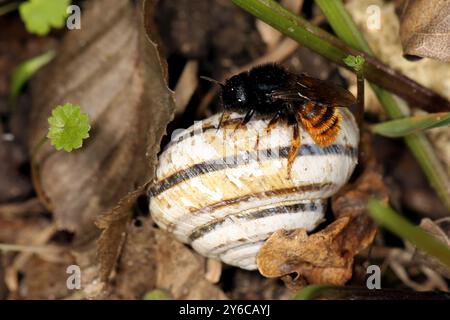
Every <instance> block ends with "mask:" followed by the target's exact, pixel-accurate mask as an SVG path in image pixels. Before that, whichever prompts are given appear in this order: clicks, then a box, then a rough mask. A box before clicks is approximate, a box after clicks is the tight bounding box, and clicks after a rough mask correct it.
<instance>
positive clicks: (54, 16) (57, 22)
mask: <svg viewBox="0 0 450 320" xmlns="http://www.w3.org/2000/svg"><path fill="white" fill-rule="evenodd" d="M70 3H71V0H29V1H27V2H24V3H22V4H21V5H20V6H19V12H20V17H21V18H22V21H23V22H24V23H25V26H26V28H27V30H28V32H31V33H36V34H38V35H41V36H42V35H46V34H47V33H49V31H50V29H51V28H52V27H53V28H62V27H63V26H64V22H65V19H66V17H67V7H68V6H69V5H70Z"/></svg>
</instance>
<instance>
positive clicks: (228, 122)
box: [164, 118, 244, 150]
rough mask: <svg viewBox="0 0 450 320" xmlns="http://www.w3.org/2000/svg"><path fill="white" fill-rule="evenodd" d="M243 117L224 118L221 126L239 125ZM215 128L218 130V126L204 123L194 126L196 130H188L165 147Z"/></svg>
mask: <svg viewBox="0 0 450 320" xmlns="http://www.w3.org/2000/svg"><path fill="white" fill-rule="evenodd" d="M243 119H244V118H234V119H227V120H223V122H222V125H221V127H222V128H226V127H230V126H233V125H237V124H239V123H241V122H242V120H243ZM213 129H215V130H217V126H215V125H212V124H203V125H202V127H201V128H198V129H197V128H194V130H192V131H189V132H187V133H185V134H181V135H180V136H179V137H177V138H176V139H174V140H171V141H170V142H169V143H168V144H167V146H166V147H165V148H164V150H167V149H168V148H170V147H171V146H173V145H176V144H178V143H180V142H181V141H183V140H186V139H189V138H192V137H195V136H196V135H198V134H203V133H205V132H206V131H209V130H213Z"/></svg>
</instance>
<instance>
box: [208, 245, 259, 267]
mask: <svg viewBox="0 0 450 320" xmlns="http://www.w3.org/2000/svg"><path fill="white" fill-rule="evenodd" d="M264 242H265V240H256V241H253V242H246V243H241V244H239V245H237V246H234V247H232V248H228V249H226V250H223V251H221V252H218V253H215V254H216V255H218V256H224V255H226V254H227V253H229V252H230V251H234V250H241V249H243V248H246V247H251V246H254V245H258V244H260V245H262V244H264ZM252 256H254V253H249V254H247V255H241V256H240V257H239V258H240V259H241V260H244V259H245V258H250V257H252ZM255 262H256V257H255Z"/></svg>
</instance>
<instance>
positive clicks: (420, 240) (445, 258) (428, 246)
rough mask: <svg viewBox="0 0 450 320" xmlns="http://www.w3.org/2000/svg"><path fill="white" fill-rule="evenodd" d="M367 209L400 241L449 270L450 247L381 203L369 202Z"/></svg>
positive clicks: (372, 200) (376, 201) (373, 200)
mask: <svg viewBox="0 0 450 320" xmlns="http://www.w3.org/2000/svg"><path fill="white" fill-rule="evenodd" d="M368 209H369V214H370V215H371V216H372V218H373V219H374V220H375V221H377V222H378V223H379V224H382V225H383V226H384V227H385V228H386V229H388V230H389V231H391V232H392V233H394V234H396V235H397V236H399V237H401V238H402V239H405V240H408V241H409V242H411V243H413V244H414V245H415V246H416V247H417V248H419V249H421V250H423V251H425V252H426V253H427V254H429V255H431V256H433V257H436V258H437V259H439V260H440V261H441V262H442V263H443V264H445V265H446V266H448V267H449V268H450V247H448V246H447V245H445V244H444V243H443V242H441V241H439V240H437V239H436V238H434V237H433V236H431V235H430V234H429V233H427V232H425V231H424V230H422V229H421V228H419V227H417V226H415V225H413V224H412V223H410V222H409V221H408V220H406V219H405V218H403V217H402V216H401V215H399V214H398V213H397V212H395V211H394V210H392V208H390V207H389V206H386V205H385V204H383V203H382V202H381V201H378V200H375V199H371V200H369V204H368Z"/></svg>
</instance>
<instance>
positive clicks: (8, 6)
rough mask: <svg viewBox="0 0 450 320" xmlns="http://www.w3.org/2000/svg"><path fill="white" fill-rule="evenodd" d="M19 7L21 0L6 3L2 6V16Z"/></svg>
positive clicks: (0, 10)
mask: <svg viewBox="0 0 450 320" xmlns="http://www.w3.org/2000/svg"><path fill="white" fill-rule="evenodd" d="M18 7H19V2H11V3H8V4H5V5H3V6H0V17H1V16H3V15H5V14H8V13H10V12H12V11H14V10H16V9H17V8H18Z"/></svg>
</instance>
